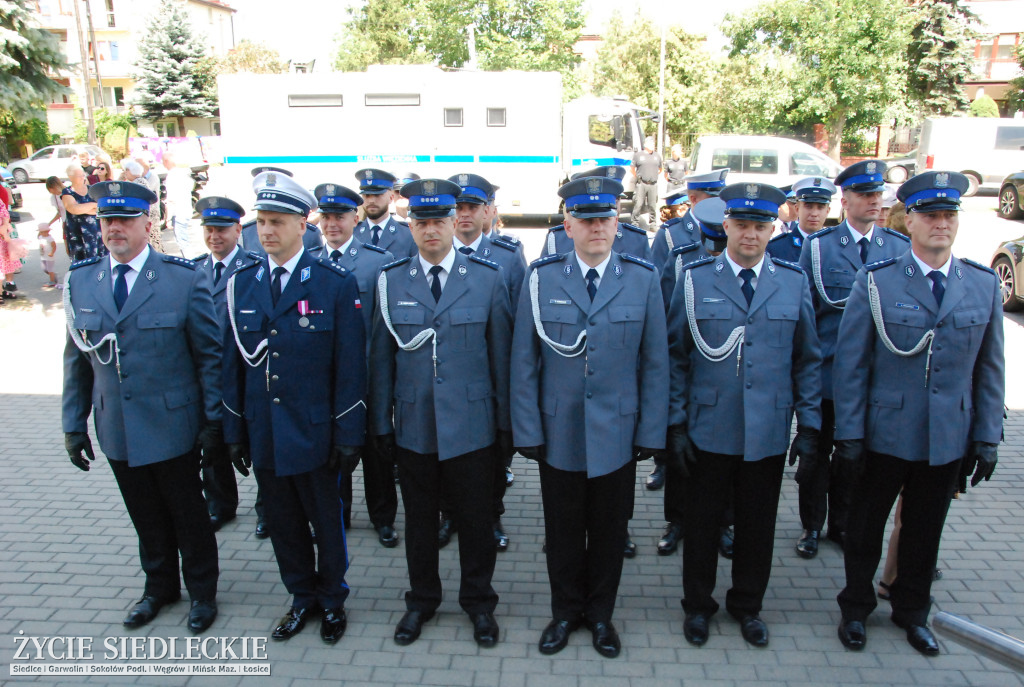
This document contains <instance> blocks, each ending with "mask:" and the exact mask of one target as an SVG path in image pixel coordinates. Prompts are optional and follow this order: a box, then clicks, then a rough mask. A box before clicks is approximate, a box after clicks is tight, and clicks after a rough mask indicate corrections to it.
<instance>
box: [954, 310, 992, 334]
mask: <svg viewBox="0 0 1024 687" xmlns="http://www.w3.org/2000/svg"><path fill="white" fill-rule="evenodd" d="M988 320H989V313H988V311H987V310H983V309H982V308H970V309H969V310H958V311H957V312H955V313H953V324H954V325H955V326H956V327H957V328H958V329H959V328H962V327H973V326H975V325H981V324H988Z"/></svg>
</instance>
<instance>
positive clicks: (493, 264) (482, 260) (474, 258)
mask: <svg viewBox="0 0 1024 687" xmlns="http://www.w3.org/2000/svg"><path fill="white" fill-rule="evenodd" d="M469 259H470V260H472V261H473V262H479V263H480V264H481V265H487V266H488V267H490V268H491V269H492V270H496V269H500V268H501V265H499V264H498V263H496V262H494V261H492V260H488V259H487V258H479V257H477V256H476V253H474V254H473V255H470V256H469Z"/></svg>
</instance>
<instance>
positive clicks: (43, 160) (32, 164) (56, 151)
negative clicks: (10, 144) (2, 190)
mask: <svg viewBox="0 0 1024 687" xmlns="http://www.w3.org/2000/svg"><path fill="white" fill-rule="evenodd" d="M83 150H84V151H86V152H88V153H89V155H90V157H93V158H95V157H97V156H98V155H101V154H102V153H103V151H102V150H100V149H99V148H98V147H96V146H93V145H58V146H46V147H45V148H42V149H40V150H39V151H37V152H36V153H34V154H33V155H32V157H29V158H27V159H25V160H17V161H15V162H12V163H11V165H10V167H9V169H10V170H11V174H13V175H14V180H15V181H17V182H18V183H19V184H25V183H28V182H29V181H43V180H45V179H46V178H47V177H51V176H53V177H60V178H61V179H67V178H68V175H67V168H68V165H70V164H71V163H72V162H74V161H75V160H77V159H78V154H79V153H80V152H82V151H83Z"/></svg>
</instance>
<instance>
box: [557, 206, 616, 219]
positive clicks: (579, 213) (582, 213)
mask: <svg viewBox="0 0 1024 687" xmlns="http://www.w3.org/2000/svg"><path fill="white" fill-rule="evenodd" d="M569 214H570V215H572V216H573V217H575V218H576V219H592V218H594V217H616V216H617V215H618V213H617V212H616V211H615V208H611V209H609V210H570V211H569Z"/></svg>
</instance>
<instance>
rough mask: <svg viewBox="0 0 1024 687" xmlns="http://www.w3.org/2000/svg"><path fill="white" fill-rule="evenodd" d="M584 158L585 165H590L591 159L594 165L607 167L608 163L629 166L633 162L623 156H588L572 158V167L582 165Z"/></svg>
mask: <svg viewBox="0 0 1024 687" xmlns="http://www.w3.org/2000/svg"><path fill="white" fill-rule="evenodd" d="M584 160H585V161H586V163H587V165H588V166H589V165H590V162H591V160H593V162H594V165H593V166H594V167H607V166H609V165H622V166H623V167H629V166H631V165H632V164H633V161H632V160H629V159H627V158H624V157H588V158H573V161H572V166H573V167H582V166H583V162H584Z"/></svg>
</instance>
